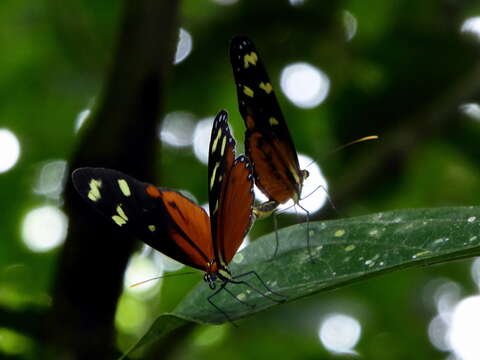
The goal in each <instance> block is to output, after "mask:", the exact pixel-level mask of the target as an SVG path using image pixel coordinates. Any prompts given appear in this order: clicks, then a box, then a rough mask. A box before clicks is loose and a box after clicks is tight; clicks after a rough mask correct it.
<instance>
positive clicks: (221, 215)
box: [214, 155, 255, 265]
mask: <svg viewBox="0 0 480 360" xmlns="http://www.w3.org/2000/svg"><path fill="white" fill-rule="evenodd" d="M254 199H255V196H254V193H253V176H252V167H251V164H250V161H249V160H248V158H247V157H245V156H244V155H241V156H239V157H238V158H237V159H236V160H235V162H234V165H233V166H232V168H231V169H230V170H229V171H228V172H227V173H226V174H225V180H224V182H223V186H222V191H221V194H220V205H219V209H218V227H217V231H216V235H215V237H214V242H215V243H216V244H217V245H216V247H217V248H218V250H219V253H218V255H217V256H218V258H219V260H220V263H221V264H223V265H226V264H228V263H229V262H230V261H231V260H232V258H233V256H234V255H235V253H236V252H237V250H238V248H239V247H240V245H241V244H242V241H243V238H244V237H245V235H246V234H247V232H248V230H249V229H250V226H251V223H252V207H253V202H254Z"/></svg>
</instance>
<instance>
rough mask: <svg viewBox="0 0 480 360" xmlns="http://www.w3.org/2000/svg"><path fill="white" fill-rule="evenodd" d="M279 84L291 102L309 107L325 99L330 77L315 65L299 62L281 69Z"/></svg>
mask: <svg viewBox="0 0 480 360" xmlns="http://www.w3.org/2000/svg"><path fill="white" fill-rule="evenodd" d="M280 86H281V88H282V91H283V92H284V93H285V95H286V96H287V98H288V99H289V100H290V101H291V102H292V103H294V104H295V105H296V106H298V107H301V108H304V109H310V108H313V107H315V106H317V105H319V104H320V103H322V102H323V101H324V100H325V98H326V97H327V95H328V92H329V90H330V79H329V78H328V76H327V75H326V74H325V73H323V72H322V71H321V70H320V69H318V68H316V67H315V66H313V65H310V64H307V63H305V62H299V63H294V64H290V65H287V66H286V67H285V68H284V69H283V71H282V74H281V75H280Z"/></svg>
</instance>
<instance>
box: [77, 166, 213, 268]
mask: <svg viewBox="0 0 480 360" xmlns="http://www.w3.org/2000/svg"><path fill="white" fill-rule="evenodd" d="M72 180H73V185H74V187H75V189H76V190H77V192H78V193H79V194H80V195H81V196H82V197H83V198H84V199H85V200H86V201H87V202H89V203H90V204H91V205H92V206H93V207H94V208H95V209H96V210H97V211H98V212H99V213H101V214H102V215H104V216H105V217H106V218H108V219H109V220H110V222H111V223H112V224H114V225H115V226H117V227H119V228H121V229H122V230H125V231H129V232H130V233H131V234H132V235H133V236H135V237H137V238H139V239H140V240H142V241H143V242H145V243H146V244H148V245H150V246H151V247H153V248H154V249H156V250H158V251H160V252H162V253H164V254H165V255H167V256H169V257H171V258H172V259H175V260H177V261H180V262H181V263H183V264H186V265H188V266H192V267H194V268H197V269H201V270H205V269H206V268H207V264H208V262H209V260H211V259H212V258H213V248H212V244H211V233H210V221H209V218H208V215H207V214H206V212H205V211H204V210H203V209H202V208H201V207H200V206H198V205H196V204H195V203H193V202H192V201H190V200H189V199H187V198H186V197H185V196H183V195H182V194H180V193H178V192H176V191H172V190H167V189H161V188H157V187H155V186H153V185H151V184H148V183H144V182H141V181H138V180H136V179H135V178H133V177H131V176H128V175H126V174H123V173H121V172H119V171H116V170H111V169H104V168H80V169H77V170H75V171H74V172H73V173H72Z"/></svg>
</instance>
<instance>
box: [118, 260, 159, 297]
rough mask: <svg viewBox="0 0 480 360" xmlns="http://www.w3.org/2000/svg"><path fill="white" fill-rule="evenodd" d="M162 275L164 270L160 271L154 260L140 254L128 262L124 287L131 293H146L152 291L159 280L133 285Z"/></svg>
mask: <svg viewBox="0 0 480 360" xmlns="http://www.w3.org/2000/svg"><path fill="white" fill-rule="evenodd" d="M162 275H163V269H159V267H158V266H156V264H155V263H154V262H153V260H151V259H150V258H148V257H146V256H143V255H140V254H134V255H133V256H132V257H131V258H130V261H129V262H128V266H127V270H126V271H125V278H124V284H123V285H124V288H125V290H126V291H127V292H129V293H134V294H135V293H145V292H148V291H150V290H152V288H154V286H155V285H157V283H158V281H159V280H158V279H157V280H151V281H147V282H145V283H143V284H141V285H138V286H134V287H132V285H133V284H137V283H139V282H142V281H145V280H148V279H151V278H154V277H158V276H162Z"/></svg>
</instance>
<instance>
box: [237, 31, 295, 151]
mask: <svg viewBox="0 0 480 360" xmlns="http://www.w3.org/2000/svg"><path fill="white" fill-rule="evenodd" d="M230 62H231V64H232V69H233V75H234V78H235V84H236V87H237V98H238V106H239V110H240V114H241V115H242V117H243V119H244V120H245V125H246V126H247V129H248V130H250V131H252V132H253V131H260V132H261V133H263V134H264V135H265V136H272V137H275V138H277V139H279V140H280V141H282V142H284V146H288V147H289V148H290V149H289V150H290V152H292V153H293V154H296V151H295V145H294V144H293V141H292V137H291V135H290V132H289V131H288V127H287V124H286V122H285V118H284V117H283V114H282V111H281V109H280V106H279V104H278V100H277V97H276V96H275V91H274V90H273V85H272V83H271V81H270V78H269V76H268V74H267V70H266V69H265V65H264V64H263V60H262V58H261V57H260V55H259V53H258V51H257V49H256V48H255V45H254V44H253V41H252V40H250V39H249V38H248V37H246V36H235V37H234V38H232V40H231V42H230ZM295 158H296V157H295Z"/></svg>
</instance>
